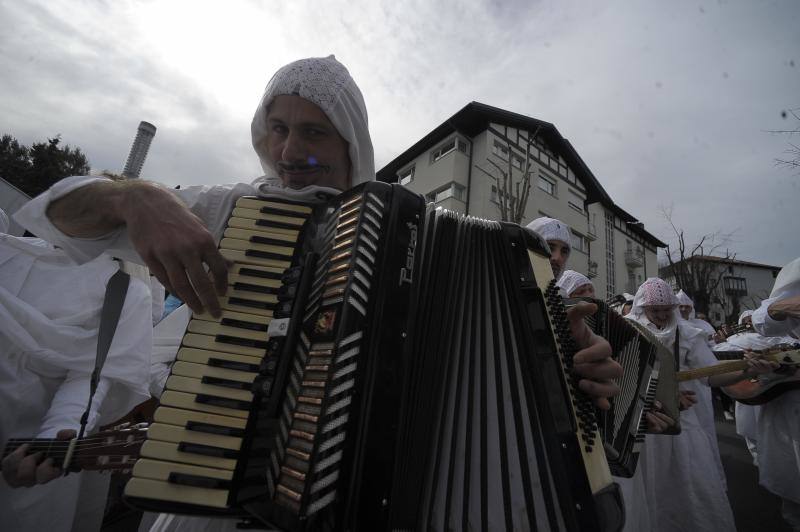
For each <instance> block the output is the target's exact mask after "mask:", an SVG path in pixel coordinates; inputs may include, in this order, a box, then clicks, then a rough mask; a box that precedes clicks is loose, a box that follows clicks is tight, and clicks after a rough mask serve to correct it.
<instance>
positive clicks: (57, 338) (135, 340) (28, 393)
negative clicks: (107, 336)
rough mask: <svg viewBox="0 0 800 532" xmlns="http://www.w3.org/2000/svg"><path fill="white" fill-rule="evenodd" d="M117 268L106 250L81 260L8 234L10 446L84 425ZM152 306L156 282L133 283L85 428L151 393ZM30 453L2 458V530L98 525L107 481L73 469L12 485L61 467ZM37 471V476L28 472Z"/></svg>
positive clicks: (4, 380)
mask: <svg viewBox="0 0 800 532" xmlns="http://www.w3.org/2000/svg"><path fill="white" fill-rule="evenodd" d="M118 269H119V266H118V263H117V262H116V261H114V260H112V259H111V258H110V257H108V256H105V255H101V256H99V257H97V258H95V259H94V260H92V261H89V262H86V263H84V264H76V263H75V262H73V261H72V260H71V259H70V258H69V257H67V256H66V255H65V254H64V253H63V252H62V251H60V250H58V249H55V248H53V247H52V246H51V245H49V244H47V243H46V242H44V241H42V240H40V239H36V238H21V237H13V236H9V235H7V234H0V404H2V405H3V408H2V409H0V444H2V445H3V446H5V443H6V441H7V440H8V439H10V438H24V439H28V438H32V437H36V438H56V436H57V435H59V433H61V435H62V436H63V434H64V432H63V431H65V430H73V431H76V432H77V430H78V428H79V426H80V418H81V416H82V414H83V412H84V410H85V408H86V406H87V403H88V400H89V381H90V375H91V373H92V371H93V369H94V366H95V355H96V348H97V331H98V327H99V323H100V310H101V308H102V305H103V301H104V299H105V288H106V283H107V281H108V279H109V278H110V277H111V276H112V275H113V274H114V273H115V272H116V271H117V270H118ZM150 308H151V300H150V296H149V290H148V288H147V287H146V286H145V285H144V284H143V283H141V282H139V281H136V280H132V281H131V283H130V286H129V288H128V293H127V295H126V298H125V302H124V305H123V309H122V314H121V316H120V320H119V324H118V327H117V330H116V333H115V335H114V339H113V341H112V343H111V347H110V349H109V352H108V358H107V360H106V363H105V365H104V367H103V370H102V373H101V379H100V382H99V385H98V389H97V393H96V395H95V397H94V400H93V402H92V409H91V412H90V415H89V419H88V423H87V432H86V434H91V432H92V431H93V430H94V429H96V428H97V427H100V426H102V425H105V424H108V423H111V422H113V421H115V420H117V419H119V418H120V417H122V416H123V415H124V414H126V413H127V412H128V411H129V410H130V409H131V408H132V407H133V406H135V405H136V404H138V403H140V402H141V401H143V400H145V399H146V398H147V397H148V395H149V394H148V390H147V373H148V368H149V363H150V349H151V344H152V333H151V331H152V323H151V321H150ZM22 456H23V453H22V452H18V453H15V454H12V455H10V456H8V457H6V458H5V460H4V461H3V476H4V478H5V481H0V515H2V516H3V529H4V530H9V531H11V530H13V531H27V530H30V531H41V530H48V531H52V532H57V531H67V530H70V529H74V530H99V527H100V523H101V520H102V517H103V510H104V507H105V490H104V489H103V488H105V487H106V486H107V478H105V477H102V478H101V477H99V474H97V473H78V474H74V473H73V474H70V475H68V476H66V477H62V478H54V479H53V480H50V481H49V482H48V483H46V484H40V485H35V486H33V487H28V488H12V485H13V486H19V485H29V484H30V483H32V482H34V480H38V481H39V482H44V481H46V480H49V479H51V478H53V476H55V475H58V473H59V471H58V470H57V469H56V468H53V467H52V466H50V465H49V463H45V464H42V465H40V466H39V467H38V468H35V466H32V464H34V462H33V461H32V460H33V458H32V457H27V458H23V457H22ZM29 466H31V467H29ZM20 467H22V470H20ZM34 468H35V470H36V475H37V478H36V479H34V478H33V477H31V476H30V475H25V474H23V473H22V471H23V470H27V471H28V473H31V472H32V471H33V469H34ZM10 484H11V485H10ZM87 490H88V491H87ZM87 493H91V494H92V497H90V498H91V499H92V500H91V501H90V502H91V504H90V505H89V506H84V507H82V508H77V506H76V505H77V501H78V497H79V496H81V495H86V494H87ZM76 510H77V511H76Z"/></svg>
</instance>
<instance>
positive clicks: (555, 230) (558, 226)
mask: <svg viewBox="0 0 800 532" xmlns="http://www.w3.org/2000/svg"><path fill="white" fill-rule="evenodd" d="M527 227H528V229H530V230H532V231H535V232H537V233H539V235H540V236H541V237H542V238H544V239H545V240H558V241H559V242H562V243H564V244H566V245H567V247H568V248H569V249H570V251H571V250H572V237H571V235H570V230H569V226H568V225H567V224H565V223H564V222H562V221H561V220H556V219H555V218H548V217H547V216H542V217H541V218H536V219H535V220H533V221H532V222H531V223H529V224H528V226H527Z"/></svg>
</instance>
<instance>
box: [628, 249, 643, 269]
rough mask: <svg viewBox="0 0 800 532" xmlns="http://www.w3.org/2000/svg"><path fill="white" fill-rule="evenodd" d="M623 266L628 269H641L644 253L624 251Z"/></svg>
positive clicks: (630, 250) (631, 250)
mask: <svg viewBox="0 0 800 532" xmlns="http://www.w3.org/2000/svg"><path fill="white" fill-rule="evenodd" d="M625 265H626V266H627V267H628V268H641V267H642V266H644V253H642V252H641V251H639V250H633V249H629V250H626V251H625Z"/></svg>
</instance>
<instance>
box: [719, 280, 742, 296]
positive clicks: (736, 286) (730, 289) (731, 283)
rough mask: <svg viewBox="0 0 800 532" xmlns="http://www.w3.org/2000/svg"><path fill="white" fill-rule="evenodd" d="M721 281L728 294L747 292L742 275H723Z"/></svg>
mask: <svg viewBox="0 0 800 532" xmlns="http://www.w3.org/2000/svg"><path fill="white" fill-rule="evenodd" d="M723 283H724V286H725V292H726V293H728V294H738V295H746V294H747V279H745V278H744V277H725V278H724V279H723Z"/></svg>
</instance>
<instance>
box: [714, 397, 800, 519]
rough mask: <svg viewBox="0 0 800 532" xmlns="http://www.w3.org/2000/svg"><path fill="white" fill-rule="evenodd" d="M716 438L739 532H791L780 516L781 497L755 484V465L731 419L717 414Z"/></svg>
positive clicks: (756, 478)
mask: <svg viewBox="0 0 800 532" xmlns="http://www.w3.org/2000/svg"><path fill="white" fill-rule="evenodd" d="M715 406H717V405H715ZM716 410H717V411H719V409H718V408H717V409H716ZM717 441H718V442H719V453H720V456H721V457H722V466H723V467H724V468H725V474H726V476H727V478H728V500H729V501H730V503H731V508H733V515H734V517H735V518H736V529H737V530H738V532H791V529H790V528H789V526H788V525H786V523H785V522H784V521H783V519H781V500H780V498H779V497H777V496H775V495H773V494H772V493H770V492H769V491H767V490H765V489H764V488H762V487H761V486H759V485H758V469H757V468H756V467H755V466H754V465H753V458H752V457H751V456H750V453H749V452H748V451H747V446H746V445H745V443H744V439H743V438H742V437H741V436H739V435H738V434H736V425H735V423H734V422H733V421H728V420H726V419H724V418H722V416H718V417H717Z"/></svg>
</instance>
